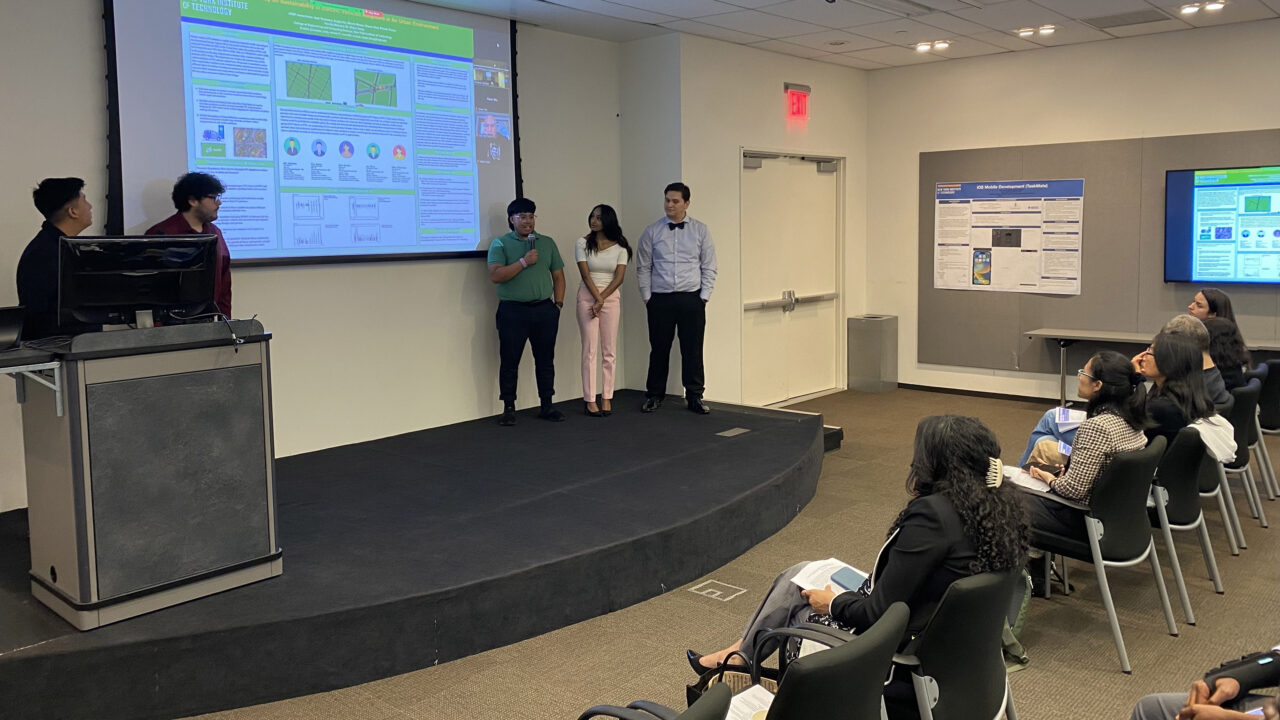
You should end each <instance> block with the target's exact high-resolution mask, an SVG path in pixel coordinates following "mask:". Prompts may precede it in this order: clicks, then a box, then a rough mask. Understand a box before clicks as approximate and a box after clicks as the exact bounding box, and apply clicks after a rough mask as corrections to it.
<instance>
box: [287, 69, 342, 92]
mask: <svg viewBox="0 0 1280 720" xmlns="http://www.w3.org/2000/svg"><path fill="white" fill-rule="evenodd" d="M284 74H285V77H286V84H285V88H286V90H285V93H286V94H287V95H288V96H289V97H291V98H302V99H304V100H333V69H332V68H330V67H329V66H328V65H313V64H311V63H303V62H285V64H284Z"/></svg>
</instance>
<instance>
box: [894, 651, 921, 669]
mask: <svg viewBox="0 0 1280 720" xmlns="http://www.w3.org/2000/svg"><path fill="white" fill-rule="evenodd" d="M893 664H894V665H908V666H912V667H918V666H919V665H920V658H918V657H916V656H915V655H899V654H898V653H894V654H893Z"/></svg>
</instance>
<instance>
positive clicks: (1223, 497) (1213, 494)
mask: <svg viewBox="0 0 1280 720" xmlns="http://www.w3.org/2000/svg"><path fill="white" fill-rule="evenodd" d="M1235 406H1236V400H1235V398H1234V397H1227V401H1226V402H1224V403H1222V404H1221V405H1215V406H1214V409H1215V410H1217V412H1218V414H1219V415H1221V416H1222V417H1224V418H1227V420H1228V422H1229V421H1230V419H1231V411H1232V410H1233V409H1234V408H1235ZM1198 479H1199V482H1200V497H1202V498H1215V499H1216V500H1217V501H1218V513H1219V514H1220V515H1222V526H1223V528H1224V529H1226V531H1227V546H1228V547H1229V548H1230V549H1231V554H1232V555H1239V554H1240V551H1241V550H1247V549H1248V548H1249V546H1248V545H1247V544H1245V540H1244V530H1243V529H1242V528H1241V527H1240V514H1239V513H1238V512H1236V500H1235V497H1234V496H1233V495H1232V494H1231V486H1230V485H1228V484H1227V476H1226V474H1225V473H1224V472H1223V471H1222V463H1220V462H1218V460H1217V458H1214V457H1213V456H1212V455H1209V454H1208V453H1207V452H1206V453H1205V456H1204V460H1203V461H1201V463H1200V474H1199V476H1198Z"/></svg>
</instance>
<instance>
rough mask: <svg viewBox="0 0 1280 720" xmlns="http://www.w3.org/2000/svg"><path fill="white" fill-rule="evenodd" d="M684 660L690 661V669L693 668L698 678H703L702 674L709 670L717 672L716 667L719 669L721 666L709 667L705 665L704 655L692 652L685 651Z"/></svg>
mask: <svg viewBox="0 0 1280 720" xmlns="http://www.w3.org/2000/svg"><path fill="white" fill-rule="evenodd" d="M684 658H685V660H688V661H689V667H691V668H693V672H694V674H695V675H697V676H698V677H702V674H703V673H705V672H706V671H708V670H715V669H716V667H719V665H717V666H715V667H707V666H706V665H703V664H702V655H701V654H699V653H696V652H694V651H692V650H685V651H684Z"/></svg>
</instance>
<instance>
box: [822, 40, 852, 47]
mask: <svg viewBox="0 0 1280 720" xmlns="http://www.w3.org/2000/svg"><path fill="white" fill-rule="evenodd" d="M827 44H828V45H831V46H833V47H839V46H841V45H848V44H849V41H848V40H832V41H831V42H829V43H827Z"/></svg>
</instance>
